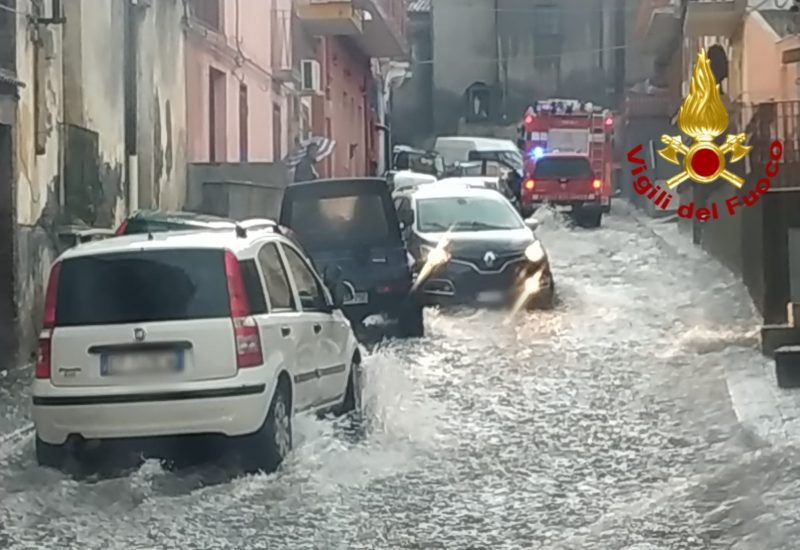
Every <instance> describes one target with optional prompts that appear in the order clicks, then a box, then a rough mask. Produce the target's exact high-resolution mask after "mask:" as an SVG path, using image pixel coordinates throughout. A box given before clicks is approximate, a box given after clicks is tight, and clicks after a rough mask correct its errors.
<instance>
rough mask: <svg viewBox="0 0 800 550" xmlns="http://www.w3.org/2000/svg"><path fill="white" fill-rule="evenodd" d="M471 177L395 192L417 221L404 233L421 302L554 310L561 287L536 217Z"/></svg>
mask: <svg viewBox="0 0 800 550" xmlns="http://www.w3.org/2000/svg"><path fill="white" fill-rule="evenodd" d="M469 179H470V178H465V183H464V184H459V183H458V178H453V179H452V180H449V181H448V182H445V181H444V180H443V181H442V182H440V183H439V184H434V185H426V186H420V187H419V188H418V189H416V190H413V191H410V192H407V193H398V194H396V195H395V205H396V207H397V210H398V212H400V213H401V214H400V215H401V216H403V217H407V218H412V219H413V223H412V224H410V225H409V226H408V227H407V228H406V229H405V230H404V233H405V235H404V236H405V239H406V241H407V243H408V248H409V251H410V252H411V254H412V255H413V256H414V258H415V260H416V261H415V274H416V277H417V283H416V284H417V285H418V287H419V292H420V294H421V295H422V298H421V299H422V300H423V301H424V303H425V304H426V305H478V306H487V307H496V306H500V307H507V306H510V305H513V304H519V305H518V306H517V307H521V306H525V307H528V308H529V309H531V308H536V307H541V308H549V307H551V306H552V305H553V300H554V293H555V285H554V283H553V275H552V272H551V271H550V263H549V259H548V256H547V252H546V251H545V250H544V248H543V246H542V244H541V243H540V242H539V240H538V239H537V238H536V235H535V234H534V232H533V229H534V228H535V226H536V222H535V221H534V220H528V221H525V220H523V219H522V217H521V216H520V215H519V213H518V212H517V211H516V209H514V208H513V207H512V206H511V204H510V203H509V202H508V201H507V200H506V199H505V197H503V196H502V195H501V194H500V193H498V192H497V191H494V190H492V189H486V188H484V187H482V186H476V185H470V184H469V183H466V182H468V181H469ZM403 212H410V213H409V214H403Z"/></svg>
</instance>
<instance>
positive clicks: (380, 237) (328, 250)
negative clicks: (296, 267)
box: [280, 178, 424, 337]
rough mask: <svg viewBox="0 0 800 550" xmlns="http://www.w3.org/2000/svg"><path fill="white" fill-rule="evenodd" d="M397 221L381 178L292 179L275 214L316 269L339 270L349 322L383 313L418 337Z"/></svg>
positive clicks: (418, 314) (417, 311)
mask: <svg viewBox="0 0 800 550" xmlns="http://www.w3.org/2000/svg"><path fill="white" fill-rule="evenodd" d="M403 221H404V222H405V224H406V225H409V224H410V223H411V220H403ZM400 222H401V220H399V219H398V218H397V212H396V211H395V209H394V204H393V203H392V197H391V195H390V193H389V188H388V186H387V183H386V180H384V179H381V178H340V179H329V180H315V181H308V182H298V183H293V184H291V185H289V186H288V187H287V188H286V191H285V192H284V196H283V204H282V206H281V215H280V224H281V225H283V226H286V227H288V228H290V229H291V230H292V231H293V232H294V233H295V235H296V237H297V239H298V240H299V241H300V242H301V243H302V244H303V248H305V250H306V251H307V252H308V254H309V255H310V256H311V259H312V260H313V262H314V265H315V266H316V268H317V269H318V271H319V272H320V273H328V272H329V271H330V269H331V268H334V269H335V268H337V267H338V268H340V269H341V270H342V273H341V277H342V279H343V281H344V283H345V286H346V287H347V288H348V290H349V294H350V295H349V296H348V297H347V299H346V300H345V302H344V312H345V314H346V315H347V316H348V318H349V319H350V320H351V321H352V322H353V323H361V322H362V321H363V320H364V319H365V318H366V317H368V316H370V315H374V314H383V315H386V316H388V317H389V318H391V319H394V320H396V321H397V322H398V325H399V330H400V333H401V335H402V336H405V337H418V336H423V334H424V325H423V317H422V315H423V314H422V306H421V305H420V304H419V303H418V302H417V300H416V298H415V296H414V295H413V293H412V292H411V289H412V278H411V267H410V262H409V258H410V256H409V255H408V252H407V250H406V247H405V244H404V243H403V238H402V235H401V226H400Z"/></svg>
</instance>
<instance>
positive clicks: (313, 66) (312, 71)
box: [300, 59, 322, 94]
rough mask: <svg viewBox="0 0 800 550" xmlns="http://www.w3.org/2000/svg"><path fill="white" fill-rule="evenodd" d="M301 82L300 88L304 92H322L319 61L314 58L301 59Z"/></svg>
mask: <svg viewBox="0 0 800 550" xmlns="http://www.w3.org/2000/svg"><path fill="white" fill-rule="evenodd" d="M300 63H301V64H300V69H301V73H302V74H301V78H302V79H301V82H300V90H302V91H303V92H306V93H312V94H318V93H321V92H322V73H321V70H320V66H319V61H317V60H316V59H303V60H302V61H301V62H300Z"/></svg>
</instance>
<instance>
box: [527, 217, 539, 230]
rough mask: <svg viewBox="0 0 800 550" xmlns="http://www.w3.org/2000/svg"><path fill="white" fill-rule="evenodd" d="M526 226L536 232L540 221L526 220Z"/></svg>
mask: <svg viewBox="0 0 800 550" xmlns="http://www.w3.org/2000/svg"><path fill="white" fill-rule="evenodd" d="M525 225H527V226H528V229H530V230H531V231H536V230H537V229H538V228H539V220H537V219H534V218H527V219H526V220H525Z"/></svg>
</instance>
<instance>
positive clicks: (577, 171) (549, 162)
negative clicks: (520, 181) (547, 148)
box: [533, 157, 592, 178]
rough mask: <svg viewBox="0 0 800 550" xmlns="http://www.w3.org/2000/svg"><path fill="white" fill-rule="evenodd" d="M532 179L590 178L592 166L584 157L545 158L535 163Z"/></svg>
mask: <svg viewBox="0 0 800 550" xmlns="http://www.w3.org/2000/svg"><path fill="white" fill-rule="evenodd" d="M533 177H534V178H537V177H538V178H591V177H592V165H591V164H589V160H588V159H586V158H584V157H546V158H542V159H539V160H538V161H537V162H536V168H535V170H534V173H533Z"/></svg>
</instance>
